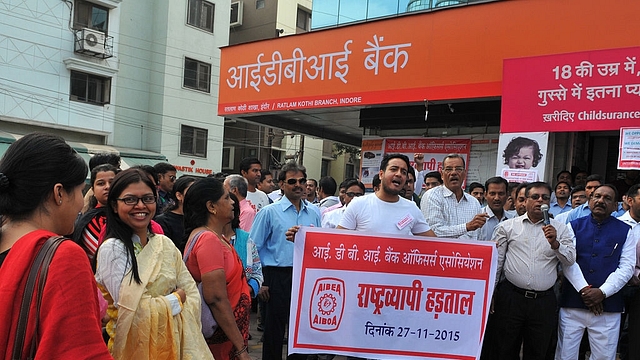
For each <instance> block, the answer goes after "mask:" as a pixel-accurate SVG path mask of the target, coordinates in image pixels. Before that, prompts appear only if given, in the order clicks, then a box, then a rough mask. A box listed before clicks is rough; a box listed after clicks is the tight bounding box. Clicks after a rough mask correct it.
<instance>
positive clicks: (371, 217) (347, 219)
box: [337, 154, 436, 237]
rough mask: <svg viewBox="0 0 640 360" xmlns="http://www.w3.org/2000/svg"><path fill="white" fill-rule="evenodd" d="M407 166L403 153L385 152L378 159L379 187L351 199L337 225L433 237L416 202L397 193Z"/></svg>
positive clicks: (403, 181)
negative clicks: (380, 158)
mask: <svg viewBox="0 0 640 360" xmlns="http://www.w3.org/2000/svg"><path fill="white" fill-rule="evenodd" d="M409 166H411V165H410V163H409V158H408V157H407V156H406V155H402V154H387V155H385V156H384V158H383V159H382V162H381V163H380V172H379V175H380V181H381V184H380V190H379V191H377V192H375V193H373V194H371V195H367V196H361V197H359V198H357V199H353V201H351V203H350V204H349V206H348V207H347V208H346V210H345V211H344V214H343V215H342V219H341V220H340V222H339V224H338V227H337V228H338V229H349V230H357V231H368V232H379V233H384V234H398V235H411V234H413V235H421V236H431V237H435V236H436V235H435V234H434V232H433V231H431V228H430V227H429V225H428V224H427V222H426V221H425V219H424V217H423V216H422V212H420V209H418V207H417V206H416V204H415V203H414V202H412V201H409V200H407V199H405V198H402V197H400V192H401V191H402V189H403V187H404V184H405V182H406V181H407V172H408V171H409Z"/></svg>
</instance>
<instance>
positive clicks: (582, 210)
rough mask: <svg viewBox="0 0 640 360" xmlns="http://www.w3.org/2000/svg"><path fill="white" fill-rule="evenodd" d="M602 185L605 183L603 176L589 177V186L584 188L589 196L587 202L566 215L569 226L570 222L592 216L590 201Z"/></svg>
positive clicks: (594, 175)
mask: <svg viewBox="0 0 640 360" xmlns="http://www.w3.org/2000/svg"><path fill="white" fill-rule="evenodd" d="M602 184H604V181H603V180H602V176H600V175H598V174H593V175H589V177H587V185H585V187H584V189H585V192H586V194H587V202H585V203H584V204H582V205H580V206H578V207H577V208H575V209H572V210H571V211H568V212H567V213H566V214H567V215H566V223H567V224H568V223H569V222H570V221H573V220H575V219H578V218H581V217H584V216H589V215H590V214H591V208H589V201H588V199H590V198H591V194H593V192H594V191H595V190H596V189H597V188H598V187H599V186H600V185H602ZM563 218H564V217H563Z"/></svg>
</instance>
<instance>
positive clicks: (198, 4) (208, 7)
mask: <svg viewBox="0 0 640 360" xmlns="http://www.w3.org/2000/svg"><path fill="white" fill-rule="evenodd" d="M214 12H215V5H214V4H212V3H210V2H208V1H204V0H189V8H188V9H187V24H189V25H191V26H195V27H197V28H200V29H202V30H206V31H208V32H213V16H214Z"/></svg>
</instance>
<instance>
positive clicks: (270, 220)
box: [250, 162, 320, 359]
mask: <svg viewBox="0 0 640 360" xmlns="http://www.w3.org/2000/svg"><path fill="white" fill-rule="evenodd" d="M278 180H279V183H280V189H282V191H283V194H284V196H283V197H282V199H280V200H279V201H276V202H274V203H273V204H269V205H266V206H265V207H263V208H262V210H260V211H259V212H258V214H257V215H256V218H255V220H254V221H253V226H252V227H251V234H250V237H251V239H253V241H254V242H255V243H256V247H257V248H258V253H259V254H260V260H261V261H262V273H263V274H264V283H263V286H262V288H261V289H260V292H259V293H258V297H259V298H260V299H261V300H263V301H264V302H265V304H266V315H265V318H264V319H263V324H264V343H263V346H262V358H263V359H282V342H283V341H282V339H283V337H284V332H285V325H286V324H287V323H288V321H289V308H290V304H291V287H292V273H293V242H291V241H287V238H286V232H287V231H288V230H289V228H292V227H294V226H315V227H320V212H319V211H318V209H317V207H316V206H315V205H311V204H309V203H308V202H306V201H304V200H303V198H304V197H306V184H307V174H306V171H305V170H304V168H302V167H300V166H298V164H296V163H295V162H288V163H286V164H285V165H284V166H282V169H281V171H280V174H279V175H278ZM288 358H289V359H298V358H300V359H306V355H305V356H300V355H295V354H293V355H290V356H289V357H288Z"/></svg>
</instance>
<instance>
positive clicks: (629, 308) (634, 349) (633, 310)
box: [618, 184, 640, 359]
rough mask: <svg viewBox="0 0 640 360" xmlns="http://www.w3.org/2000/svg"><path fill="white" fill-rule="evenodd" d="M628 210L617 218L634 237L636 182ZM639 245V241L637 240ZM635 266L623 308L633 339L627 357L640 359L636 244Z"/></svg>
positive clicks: (637, 232)
mask: <svg viewBox="0 0 640 360" xmlns="http://www.w3.org/2000/svg"><path fill="white" fill-rule="evenodd" d="M625 201H626V202H627V205H629V210H628V211H627V212H625V213H624V214H623V215H622V216H620V217H618V220H621V221H624V222H625V223H626V224H627V225H629V226H631V228H632V229H633V234H634V236H635V238H636V239H638V238H639V237H640V226H636V225H638V222H640V185H638V184H636V185H633V186H631V187H630V188H629V191H627V197H626V199H625ZM638 244H639V245H638V246H640V241H639V242H638ZM635 259H636V266H635V269H634V271H633V276H632V277H631V280H629V283H628V284H627V285H628V286H627V287H626V288H625V290H624V291H625V309H626V312H627V314H628V316H629V317H628V324H629V327H628V328H627V329H628V337H627V338H628V339H633V340H631V341H629V343H628V347H627V349H628V357H627V358H628V359H640V342H638V341H635V340H636V339H639V338H640V288H639V286H640V278H639V277H638V276H639V275H640V250H639V249H638V247H637V246H636V258H635Z"/></svg>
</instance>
